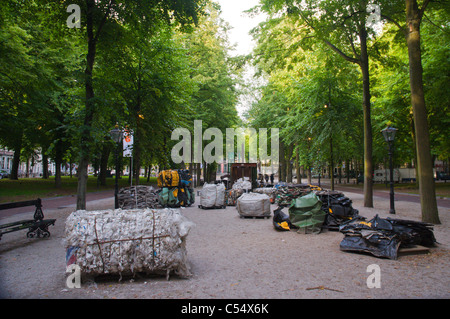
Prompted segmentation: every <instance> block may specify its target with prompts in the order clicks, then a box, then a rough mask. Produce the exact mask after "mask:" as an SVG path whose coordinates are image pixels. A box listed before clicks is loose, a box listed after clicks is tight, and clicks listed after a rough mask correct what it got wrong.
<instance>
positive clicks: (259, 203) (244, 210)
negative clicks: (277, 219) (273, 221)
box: [236, 193, 270, 217]
mask: <svg viewBox="0 0 450 319" xmlns="http://www.w3.org/2000/svg"><path fill="white" fill-rule="evenodd" d="M236 209H237V211H238V212H239V215H241V217H269V216H270V198H269V196H267V195H266V194H258V193H245V194H243V195H242V196H241V197H239V198H238V200H237V206H236Z"/></svg>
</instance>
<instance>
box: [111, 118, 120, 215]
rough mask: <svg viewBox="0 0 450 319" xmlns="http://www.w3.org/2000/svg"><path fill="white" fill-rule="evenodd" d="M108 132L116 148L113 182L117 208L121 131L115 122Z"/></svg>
mask: <svg viewBox="0 0 450 319" xmlns="http://www.w3.org/2000/svg"><path fill="white" fill-rule="evenodd" d="M109 134H110V135H111V139H112V140H113V141H114V143H116V150H115V156H116V178H115V184H114V208H115V209H118V208H119V198H118V194H119V170H120V167H119V147H120V142H122V136H123V134H122V131H121V130H120V129H119V125H117V124H116V127H115V128H114V129H112V130H111V131H109Z"/></svg>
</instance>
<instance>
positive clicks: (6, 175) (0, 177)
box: [0, 169, 9, 179]
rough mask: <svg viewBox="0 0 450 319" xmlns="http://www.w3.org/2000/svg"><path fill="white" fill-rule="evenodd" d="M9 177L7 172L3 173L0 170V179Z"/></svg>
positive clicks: (2, 170) (3, 171)
mask: <svg viewBox="0 0 450 319" xmlns="http://www.w3.org/2000/svg"><path fill="white" fill-rule="evenodd" d="M8 177H9V173H8V172H7V171H5V170H4V169H1V170H0V179H2V178H8Z"/></svg>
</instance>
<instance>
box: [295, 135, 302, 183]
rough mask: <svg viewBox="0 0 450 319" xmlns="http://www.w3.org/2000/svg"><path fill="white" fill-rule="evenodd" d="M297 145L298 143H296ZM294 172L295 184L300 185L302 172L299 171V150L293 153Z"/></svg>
mask: <svg viewBox="0 0 450 319" xmlns="http://www.w3.org/2000/svg"><path fill="white" fill-rule="evenodd" d="M297 145H298V143H297ZM295 172H296V174H297V184H301V183H302V172H301V170H300V150H299V149H298V148H297V150H296V151H295Z"/></svg>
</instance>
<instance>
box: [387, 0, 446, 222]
mask: <svg viewBox="0 0 450 319" xmlns="http://www.w3.org/2000/svg"><path fill="white" fill-rule="evenodd" d="M431 2H432V1H431V0H424V1H423V2H422V5H421V6H419V3H418V1H417V0H405V2H404V3H405V5H406V8H405V13H406V19H405V20H406V23H405V24H403V23H400V22H398V16H399V15H398V14H395V12H396V11H394V10H395V9H397V10H398V8H399V6H400V5H401V3H400V2H399V1H398V2H394V3H392V4H391V8H389V7H388V8H389V9H391V10H390V11H389V10H385V11H384V14H382V17H383V18H385V19H386V20H387V21H389V22H392V23H394V24H395V25H396V26H397V27H398V28H399V29H400V30H401V31H402V32H403V33H404V35H405V38H406V44H407V47H408V56H409V81H410V88H411V105H412V109H413V115H414V132H415V141H416V153H417V166H418V174H419V176H418V179H419V191H420V202H421V208H422V220H423V221H425V222H429V223H435V224H439V223H440V220H439V216H438V208H437V201H436V191H435V184H434V174H433V160H432V156H431V147H430V133H429V123H428V111H427V107H426V103H425V93H424V84H423V66H422V48H421V36H420V26H421V23H422V20H423V17H424V14H425V11H426V9H427V8H428V7H429V5H430V3H431ZM392 9H394V10H392ZM386 11H387V12H386ZM391 12H393V14H392V15H391V14H390V13H391ZM397 12H398V11H397Z"/></svg>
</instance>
